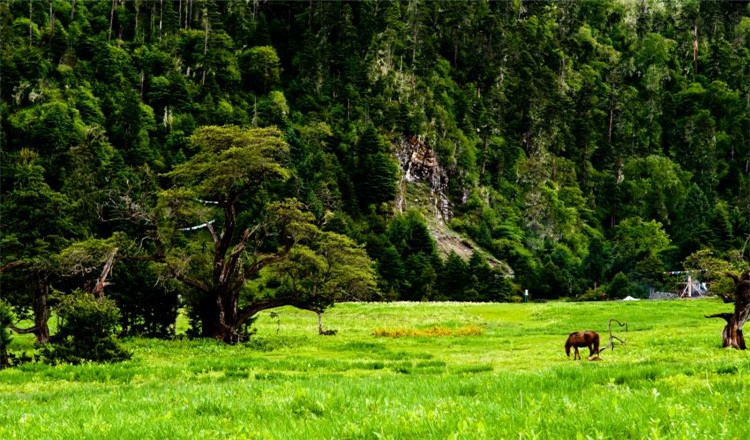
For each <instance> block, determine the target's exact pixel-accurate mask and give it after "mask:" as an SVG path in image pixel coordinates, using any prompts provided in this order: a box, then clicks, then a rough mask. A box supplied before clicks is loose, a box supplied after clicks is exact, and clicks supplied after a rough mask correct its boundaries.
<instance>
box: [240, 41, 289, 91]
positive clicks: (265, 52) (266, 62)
mask: <svg viewBox="0 0 750 440" xmlns="http://www.w3.org/2000/svg"><path fill="white" fill-rule="evenodd" d="M239 64H240V70H241V71H242V72H241V75H242V82H243V84H244V85H245V87H247V88H248V89H250V90H253V91H256V92H262V93H268V91H269V90H270V89H271V87H273V86H274V85H275V84H276V83H278V82H279V79H280V77H281V61H280V60H279V56H278V55H277V54H276V49H274V48H273V47H271V46H256V47H252V48H250V49H247V50H245V51H244V52H242V54H240V56H239Z"/></svg>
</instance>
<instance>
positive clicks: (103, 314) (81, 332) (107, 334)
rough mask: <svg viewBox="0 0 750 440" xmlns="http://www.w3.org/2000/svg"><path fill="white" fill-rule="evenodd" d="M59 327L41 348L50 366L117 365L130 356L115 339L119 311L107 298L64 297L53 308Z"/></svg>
mask: <svg viewBox="0 0 750 440" xmlns="http://www.w3.org/2000/svg"><path fill="white" fill-rule="evenodd" d="M57 313H58V315H59V316H60V321H61V324H60V327H59V328H58V331H57V333H56V334H55V335H54V336H53V337H52V339H51V342H52V344H51V347H45V348H44V356H45V357H46V358H47V359H48V360H49V361H50V362H53V363H57V362H69V363H71V364H79V363H81V362H84V361H93V362H118V361H123V360H126V359H129V358H130V356H131V354H130V353H129V352H128V351H126V350H125V349H124V348H123V347H122V346H121V345H120V344H119V343H118V342H117V340H116V339H115V334H116V332H117V328H118V324H119V319H120V311H119V310H118V309H117V306H116V305H115V302H114V301H113V300H111V299H109V298H95V297H94V296H93V295H92V294H90V293H89V292H84V291H83V290H80V289H79V290H76V291H74V292H73V293H71V294H69V295H65V296H64V297H63V298H62V299H61V301H60V305H59V306H58V308H57Z"/></svg>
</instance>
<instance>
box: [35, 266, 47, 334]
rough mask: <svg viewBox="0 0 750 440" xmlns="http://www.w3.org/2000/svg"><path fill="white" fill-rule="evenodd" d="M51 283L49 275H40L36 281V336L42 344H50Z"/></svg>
mask: <svg viewBox="0 0 750 440" xmlns="http://www.w3.org/2000/svg"><path fill="white" fill-rule="evenodd" d="M48 299H49V283H48V282H47V275H42V274H39V275H37V276H36V277H35V279H34V304H33V310H34V335H35V336H36V340H37V342H38V343H40V344H46V343H47V342H49V326H48V325H47V321H49V303H48V301H47V300H48Z"/></svg>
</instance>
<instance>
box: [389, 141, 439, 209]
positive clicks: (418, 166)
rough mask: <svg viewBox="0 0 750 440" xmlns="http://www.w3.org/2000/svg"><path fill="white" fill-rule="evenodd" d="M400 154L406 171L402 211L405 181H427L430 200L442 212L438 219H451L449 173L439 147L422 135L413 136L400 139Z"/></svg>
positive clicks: (402, 194) (401, 201) (401, 203)
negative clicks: (438, 155)
mask: <svg viewBox="0 0 750 440" xmlns="http://www.w3.org/2000/svg"><path fill="white" fill-rule="evenodd" d="M396 156H397V157H398V162H399V165H400V166H401V172H402V179H401V191H400V194H399V200H398V209H399V210H400V211H401V212H403V211H404V209H405V206H404V205H405V204H404V197H405V193H406V191H405V189H404V186H405V184H406V183H410V182H424V183H426V184H427V186H428V187H429V189H430V199H431V201H432V203H433V206H434V208H435V211H436V213H437V215H438V220H439V221H440V222H441V223H445V222H447V221H449V220H450V218H451V207H450V202H449V200H448V196H447V195H446V190H447V188H448V175H447V173H446V172H445V169H443V167H441V166H440V163H439V162H438V158H437V155H435V150H433V149H432V147H430V146H429V145H427V143H426V142H425V141H424V139H422V137H421V136H409V137H403V138H401V139H399V140H398V141H397V142H396Z"/></svg>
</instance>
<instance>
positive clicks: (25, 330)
mask: <svg viewBox="0 0 750 440" xmlns="http://www.w3.org/2000/svg"><path fill="white" fill-rule="evenodd" d="M10 329H11V330H13V331H14V332H16V333H18V334H19V335H26V334H29V333H34V332H35V331H37V329H38V327H37V326H34V327H29V328H19V327H16V326H15V325H13V324H11V325H10Z"/></svg>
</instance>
